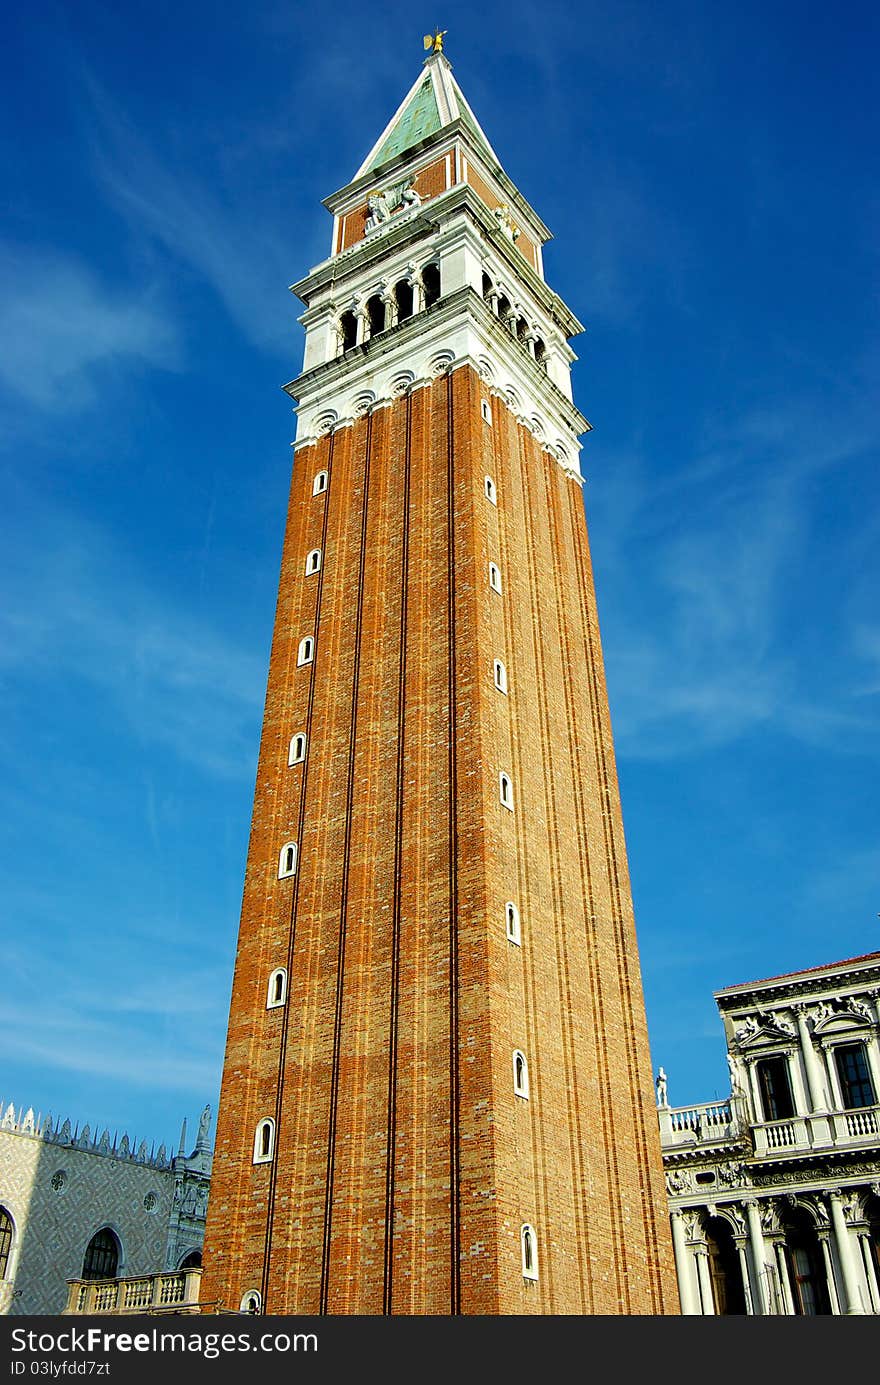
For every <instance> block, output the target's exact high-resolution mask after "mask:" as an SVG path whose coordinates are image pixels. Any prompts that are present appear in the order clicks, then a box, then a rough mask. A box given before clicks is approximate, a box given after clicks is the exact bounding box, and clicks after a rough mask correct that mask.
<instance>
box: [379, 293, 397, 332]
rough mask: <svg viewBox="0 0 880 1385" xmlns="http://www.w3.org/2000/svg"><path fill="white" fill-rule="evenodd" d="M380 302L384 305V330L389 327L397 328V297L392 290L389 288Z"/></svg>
mask: <svg viewBox="0 0 880 1385" xmlns="http://www.w3.org/2000/svg"><path fill="white" fill-rule="evenodd" d="M382 302H383V303H384V305H385V330H386V331H387V330H388V328H389V327H396V326H397V295H396V294H395V292H394V290H393V289H391V288H389V289H388V290H387V291H386V292H385V293H383V294H382Z"/></svg>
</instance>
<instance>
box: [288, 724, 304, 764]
mask: <svg viewBox="0 0 880 1385" xmlns="http://www.w3.org/2000/svg"><path fill="white" fill-rule="evenodd" d="M305 758H306V737H305V732H304V731H297V733H296V735H295V736H291V738H290V750H289V751H288V754H287V763H288V764H289V765H301V764H302V762H303V760H304V759H305Z"/></svg>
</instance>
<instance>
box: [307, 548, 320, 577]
mask: <svg viewBox="0 0 880 1385" xmlns="http://www.w3.org/2000/svg"><path fill="white" fill-rule="evenodd" d="M320 571H321V550H320V548H313V549H312V551H311V553H310V554H309V556H308V557H307V558H306V577H311V575H312V573H313V572H320Z"/></svg>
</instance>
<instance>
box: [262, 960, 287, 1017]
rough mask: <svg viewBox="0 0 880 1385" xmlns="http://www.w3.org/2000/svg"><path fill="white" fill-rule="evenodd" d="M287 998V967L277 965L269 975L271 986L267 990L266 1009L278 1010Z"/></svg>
mask: <svg viewBox="0 0 880 1385" xmlns="http://www.w3.org/2000/svg"><path fill="white" fill-rule="evenodd" d="M286 999H287V969H286V967H276V968H275V970H274V971H273V972H272V974H271V976H270V977H269V986H268V989H267V991H266V1009H267V1010H277V1009H278V1007H279V1005H283V1004H284V1002H285V1000H286Z"/></svg>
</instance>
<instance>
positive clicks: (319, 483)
mask: <svg viewBox="0 0 880 1385" xmlns="http://www.w3.org/2000/svg"><path fill="white" fill-rule="evenodd" d="M329 479H330V478H329V477H328V475H327V473H326V471H319V472H318V474H317V476H316V477H315V479H314V481H313V482H312V495H323V494H324V492H325V490H326V489H327V482H328V480H329Z"/></svg>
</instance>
